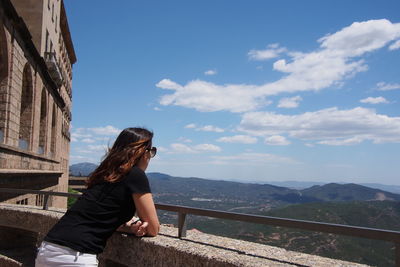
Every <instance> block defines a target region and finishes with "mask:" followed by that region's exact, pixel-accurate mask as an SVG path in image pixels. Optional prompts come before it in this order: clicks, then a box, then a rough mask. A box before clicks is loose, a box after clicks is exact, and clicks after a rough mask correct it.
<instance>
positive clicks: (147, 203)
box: [132, 193, 160, 236]
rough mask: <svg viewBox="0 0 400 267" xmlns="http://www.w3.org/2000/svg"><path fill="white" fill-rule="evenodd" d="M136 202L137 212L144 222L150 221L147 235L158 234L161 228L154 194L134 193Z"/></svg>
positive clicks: (146, 229)
mask: <svg viewBox="0 0 400 267" xmlns="http://www.w3.org/2000/svg"><path fill="white" fill-rule="evenodd" d="M132 197H133V201H134V202H135V207H136V213H137V215H138V216H139V218H140V220H141V221H142V222H143V223H146V222H147V223H148V225H147V226H146V227H145V233H144V234H145V235H147V236H156V235H157V234H158V231H159V229H160V223H159V221H158V216H157V211H156V207H155V206H154V201H153V196H152V195H151V193H144V194H138V193H134V194H133V195H132Z"/></svg>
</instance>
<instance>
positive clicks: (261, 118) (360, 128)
mask: <svg viewBox="0 0 400 267" xmlns="http://www.w3.org/2000/svg"><path fill="white" fill-rule="evenodd" d="M238 130H240V131H243V132H246V133H248V134H251V135H256V136H265V137H268V136H271V135H282V134H285V135H288V136H289V137H291V138H297V139H300V140H314V141H319V142H320V143H321V144H333V143H335V142H336V143H338V142H339V141H342V142H343V141H344V140H350V139H352V138H357V140H361V141H366V140H370V141H372V142H374V143H388V142H394V143H399V142H400V117H389V116H387V115H381V114H377V113H376V112H375V110H373V109H366V108H362V107H356V108H354V109H350V110H339V109H337V108H336V107H333V108H328V109H322V110H319V111H315V112H306V113H303V114H299V115H281V114H275V113H272V112H249V113H245V114H243V116H242V120H241V122H240V125H239V128H238ZM354 140H355V139H353V141H354ZM347 142H349V141H347ZM357 142H358V141H357ZM358 143H359V142H358Z"/></svg>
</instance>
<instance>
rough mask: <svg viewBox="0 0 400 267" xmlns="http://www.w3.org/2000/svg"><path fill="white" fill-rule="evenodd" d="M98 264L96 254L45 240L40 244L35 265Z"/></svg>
mask: <svg viewBox="0 0 400 267" xmlns="http://www.w3.org/2000/svg"><path fill="white" fill-rule="evenodd" d="M97 264H98V261H97V258H96V255H95V254H89V253H82V252H79V251H76V250H73V249H71V248H68V247H64V246H60V245H57V244H54V243H50V242H46V241H43V242H42V244H41V245H40V247H39V249H38V254H37V257H36V261H35V267H53V266H62V267H72V266H88V267H89V266H90V267H97Z"/></svg>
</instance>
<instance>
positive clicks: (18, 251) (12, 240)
mask: <svg viewBox="0 0 400 267" xmlns="http://www.w3.org/2000/svg"><path fill="white" fill-rule="evenodd" d="M37 238H38V235H37V233H35V232H31V231H27V230H23V229H15V228H10V227H5V226H0V240H1V242H0V255H3V256H5V257H7V258H11V259H14V260H16V261H18V262H23V263H24V265H23V266H34V259H35V256H36V242H37Z"/></svg>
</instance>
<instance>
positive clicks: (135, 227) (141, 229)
mask: <svg viewBox="0 0 400 267" xmlns="http://www.w3.org/2000/svg"><path fill="white" fill-rule="evenodd" d="M147 226H149V223H148V222H142V221H140V220H139V221H138V222H136V223H134V224H131V226H130V228H131V230H132V233H134V234H135V235H136V236H145V235H146V234H147V229H146V228H147Z"/></svg>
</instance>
